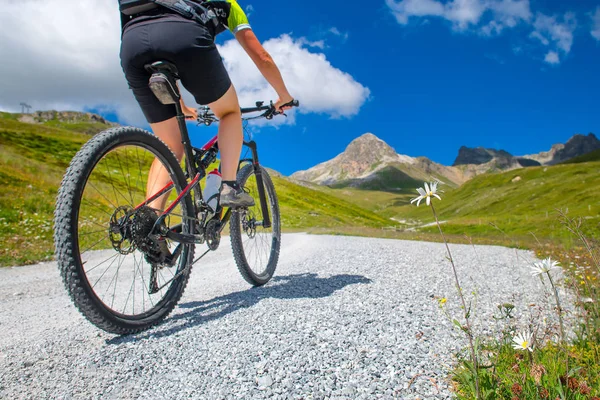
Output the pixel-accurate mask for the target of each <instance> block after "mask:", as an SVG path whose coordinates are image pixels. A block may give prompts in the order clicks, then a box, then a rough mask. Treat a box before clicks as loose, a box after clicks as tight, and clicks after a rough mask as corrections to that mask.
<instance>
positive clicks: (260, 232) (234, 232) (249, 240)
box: [230, 165, 281, 286]
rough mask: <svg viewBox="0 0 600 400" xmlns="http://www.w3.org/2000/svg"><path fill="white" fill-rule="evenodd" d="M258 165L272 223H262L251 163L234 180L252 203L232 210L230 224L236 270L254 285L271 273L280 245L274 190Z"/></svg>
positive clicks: (259, 283) (275, 264)
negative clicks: (247, 206)
mask: <svg viewBox="0 0 600 400" xmlns="http://www.w3.org/2000/svg"><path fill="white" fill-rule="evenodd" d="M259 168H260V171H261V175H262V180H263V187H264V192H265V196H266V203H267V210H268V214H269V219H270V220H271V226H270V227H268V228H266V227H264V221H265V219H264V215H263V212H262V207H261V204H260V197H259V192H258V182H257V179H256V174H255V171H254V166H253V165H246V166H245V167H244V168H242V169H241V170H240V172H239V173H238V177H237V180H238V182H239V183H240V185H242V186H243V187H244V188H245V189H246V190H248V192H249V194H250V196H252V197H253V198H254V201H255V205H254V206H253V207H249V208H248V209H247V210H246V209H244V210H238V211H235V212H233V213H232V215H231V224H230V226H231V227H230V234H231V246H232V248H233V256H234V258H235V262H236V264H237V266H238V270H239V271H240V273H241V274H242V277H243V278H244V279H245V280H246V281H247V282H248V283H250V284H251V285H254V286H261V285H264V284H265V283H267V282H268V281H269V280H270V279H271V278H272V277H273V274H274V273H275V268H276V267H277V262H278V260H279V249H280V247H281V219H280V215H279V203H278V201H277V194H276V193H275V187H274V186H273V181H272V180H271V177H270V176H269V174H268V173H267V171H266V170H265V169H264V168H262V167H259Z"/></svg>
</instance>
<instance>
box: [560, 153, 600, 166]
mask: <svg viewBox="0 0 600 400" xmlns="http://www.w3.org/2000/svg"><path fill="white" fill-rule="evenodd" d="M591 161H600V149H598V150H595V151H591V152H589V153H587V154H584V155H582V156H579V157H575V158H571V159H570V160H567V161H564V162H562V163H561V164H579V163H584V162H591Z"/></svg>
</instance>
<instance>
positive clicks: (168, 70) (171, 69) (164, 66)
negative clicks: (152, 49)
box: [144, 61, 179, 79]
mask: <svg viewBox="0 0 600 400" xmlns="http://www.w3.org/2000/svg"><path fill="white" fill-rule="evenodd" d="M144 68H145V69H146V71H148V72H150V73H151V74H154V73H156V72H160V73H163V74H165V75H173V78H175V79H179V71H177V67H176V66H175V64H173V63H170V62H168V61H155V62H153V63H152V64H146V65H145V66H144Z"/></svg>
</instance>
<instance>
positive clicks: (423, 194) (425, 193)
mask: <svg viewBox="0 0 600 400" xmlns="http://www.w3.org/2000/svg"><path fill="white" fill-rule="evenodd" d="M424 186H425V187H422V188H417V192H419V197H415V198H414V199H412V200H411V201H410V203H411V204H412V203H414V202H415V201H416V202H417V207H419V204H421V200H423V199H425V203H427V205H429V204H431V198H432V197H435V198H437V199H438V200H442V198H441V197H440V196H438V195H437V191H438V190H437V186H438V183H437V182H430V183H429V184H428V183H427V182H425V185H424Z"/></svg>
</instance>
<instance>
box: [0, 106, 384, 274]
mask: <svg viewBox="0 0 600 400" xmlns="http://www.w3.org/2000/svg"><path fill="white" fill-rule="evenodd" d="M108 127H109V126H108V125H103V124H100V123H90V122H84V123H82V122H74V123H69V122H64V121H58V120H54V121H52V120H50V121H48V122H45V123H43V124H29V123H22V122H19V121H18V115H16V114H7V113H0V184H2V188H3V190H2V191H1V192H0V243H2V244H1V245H0V266H2V265H16V264H23V263H29V262H34V261H39V260H43V259H49V258H51V257H52V254H53V244H52V218H53V215H52V213H53V211H54V202H55V197H56V193H57V191H58V186H59V185H60V181H61V179H62V176H63V174H64V172H65V169H66V168H67V166H68V164H69V162H70V160H71V158H72V157H73V155H74V154H75V153H76V152H77V150H78V149H79V148H80V147H81V146H82V145H83V144H84V143H85V142H86V141H87V140H89V138H90V133H95V132H98V131H100V130H102V129H106V128H108ZM273 180H274V183H275V187H276V190H277V193H278V196H279V200H280V203H281V212H282V224H283V227H284V229H293V230H300V229H302V230H304V229H308V228H327V229H333V230H335V228H337V227H345V226H349V225H350V226H367V227H380V226H382V225H385V224H387V220H386V219H384V218H383V217H380V216H378V215H376V214H374V213H372V212H370V211H368V210H365V209H363V208H361V207H359V206H358V205H355V204H352V203H350V202H348V201H345V200H343V199H340V198H339V197H335V196H332V195H331V194H327V193H324V192H320V191H315V190H313V189H310V188H307V187H303V186H299V185H296V184H294V183H292V182H290V181H288V180H286V179H284V178H281V177H273Z"/></svg>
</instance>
